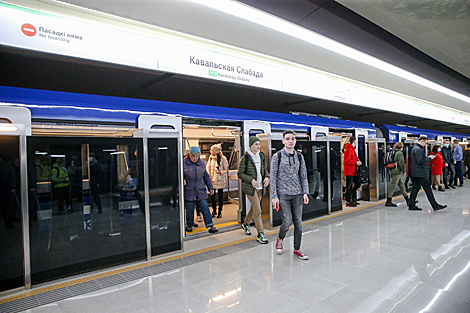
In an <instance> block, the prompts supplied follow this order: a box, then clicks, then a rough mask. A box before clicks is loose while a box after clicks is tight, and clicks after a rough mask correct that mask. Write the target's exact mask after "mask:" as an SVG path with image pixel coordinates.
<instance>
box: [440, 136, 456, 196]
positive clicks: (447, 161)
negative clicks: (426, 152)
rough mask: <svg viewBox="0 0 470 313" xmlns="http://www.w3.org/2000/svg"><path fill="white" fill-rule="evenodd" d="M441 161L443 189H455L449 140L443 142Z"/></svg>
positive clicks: (452, 158)
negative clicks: (442, 163)
mask: <svg viewBox="0 0 470 313" xmlns="http://www.w3.org/2000/svg"><path fill="white" fill-rule="evenodd" d="M441 155H442V159H443V161H444V170H443V172H442V173H443V176H444V177H443V180H444V186H445V189H451V188H452V189H455V187H454V178H455V167H454V157H453V152H452V147H451V146H450V141H449V139H445V140H444V146H443V147H442V149H441Z"/></svg>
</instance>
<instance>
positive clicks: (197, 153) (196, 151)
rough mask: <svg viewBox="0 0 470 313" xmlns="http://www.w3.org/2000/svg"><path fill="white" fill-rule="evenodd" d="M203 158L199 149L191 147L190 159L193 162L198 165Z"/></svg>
mask: <svg viewBox="0 0 470 313" xmlns="http://www.w3.org/2000/svg"><path fill="white" fill-rule="evenodd" d="M200 156H201V150H200V149H199V147H191V148H189V159H190V160H191V162H193V163H196V162H197V161H198V160H199V157H200Z"/></svg>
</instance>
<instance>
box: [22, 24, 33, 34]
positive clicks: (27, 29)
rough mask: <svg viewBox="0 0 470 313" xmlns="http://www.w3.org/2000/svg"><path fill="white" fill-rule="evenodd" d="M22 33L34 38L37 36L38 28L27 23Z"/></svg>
mask: <svg viewBox="0 0 470 313" xmlns="http://www.w3.org/2000/svg"><path fill="white" fill-rule="evenodd" d="M21 31H22V32H23V34H25V35H26V36H30V37H32V36H34V35H36V28H35V27H34V26H33V25H31V24H27V23H26V24H23V25H22V26H21Z"/></svg>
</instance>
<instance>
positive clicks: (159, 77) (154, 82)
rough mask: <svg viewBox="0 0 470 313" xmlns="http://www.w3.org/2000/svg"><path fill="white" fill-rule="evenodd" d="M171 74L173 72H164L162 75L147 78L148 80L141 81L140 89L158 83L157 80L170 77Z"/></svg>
mask: <svg viewBox="0 0 470 313" xmlns="http://www.w3.org/2000/svg"><path fill="white" fill-rule="evenodd" d="M173 75H175V74H169V73H166V74H163V75H162V76H158V77H157V78H154V79H151V80H149V81H148V82H146V83H143V84H142V85H140V86H141V87H142V89H145V88H147V87H150V86H152V85H155V84H158V83H159V82H161V81H163V80H165V79H167V78H170V77H172V76H173Z"/></svg>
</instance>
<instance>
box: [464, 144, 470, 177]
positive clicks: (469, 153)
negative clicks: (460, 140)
mask: <svg viewBox="0 0 470 313" xmlns="http://www.w3.org/2000/svg"><path fill="white" fill-rule="evenodd" d="M463 162H464V163H465V166H466V167H467V170H466V171H465V175H467V179H470V143H469V144H467V147H466V148H465V151H464V153H463Z"/></svg>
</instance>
